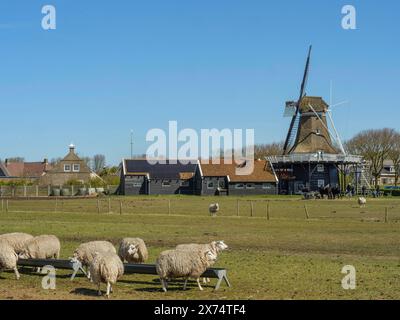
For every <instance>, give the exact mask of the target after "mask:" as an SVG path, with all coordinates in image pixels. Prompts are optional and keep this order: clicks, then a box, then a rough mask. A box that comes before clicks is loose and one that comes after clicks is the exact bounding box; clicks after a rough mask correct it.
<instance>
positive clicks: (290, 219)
mask: <svg viewBox="0 0 400 320" xmlns="http://www.w3.org/2000/svg"><path fill="white" fill-rule="evenodd" d="M238 199H239V200H240V201H239V216H238V210H237V205H238V201H237V200H238ZM250 200H252V201H253V214H252V215H253V216H251V201H250ZM265 200H268V201H265ZM120 201H122V202H121V203H120ZM212 202H219V204H220V206H221V212H220V215H219V216H218V217H214V218H212V217H210V216H209V215H208V210H207V208H208V204H210V203H212ZM267 204H268V206H269V220H267ZM305 204H306V206H307V211H308V213H309V219H306V214H305V208H304V205H305ZM2 208H3V210H2V211H0V233H7V232H15V231H21V232H28V233H32V234H34V235H38V234H55V235H57V236H58V237H59V238H60V240H61V243H62V252H61V256H62V257H63V258H68V257H69V256H71V255H72V252H73V250H74V248H75V247H76V246H77V245H78V244H79V243H81V242H84V241H88V240H95V239H105V240H110V241H112V242H113V243H114V244H117V242H118V240H119V239H121V238H122V237H126V236H137V237H141V238H143V239H144V240H145V241H146V243H147V244H148V247H149V253H150V258H149V263H153V262H154V261H155V259H156V257H157V255H158V254H159V252H161V251H162V250H165V249H167V248H172V247H174V246H175V245H176V244H179V243H187V242H210V241H212V240H225V242H226V243H227V244H228V245H229V246H230V250H228V251H226V252H224V253H222V254H221V255H220V257H219V260H218V262H217V264H216V265H215V266H216V267H224V268H227V269H228V276H229V280H230V282H231V284H232V287H231V288H228V287H226V286H225V285H224V284H222V285H221V288H220V290H219V291H216V292H214V291H213V285H214V283H215V281H216V280H215V279H212V280H211V281H212V282H211V285H209V286H208V285H207V286H206V287H205V290H204V291H203V292H200V291H199V290H198V289H197V287H196V286H195V284H194V283H193V282H192V283H191V285H190V286H189V287H188V288H189V289H188V290H187V291H182V290H181V285H182V282H180V281H177V282H175V283H173V284H172V285H171V287H170V291H169V292H167V293H163V292H161V287H160V283H159V281H158V279H157V277H156V276H146V275H125V276H124V277H123V278H122V280H121V281H120V282H118V284H117V285H116V286H115V288H114V294H113V295H112V299H400V223H399V222H400V199H399V200H397V199H396V198H388V199H368V204H367V206H366V207H365V208H359V207H358V206H357V203H356V200H355V199H352V200H349V199H343V200H315V201H303V200H300V199H298V198H296V197H285V198H281V197H268V198H265V197H254V198H248V197H241V198H234V197H225V198H224V197H221V198H212V197H206V198H203V197H195V196H193V197H191V196H187V197H184V196H171V197H127V198H121V197H112V198H111V199H110V202H109V200H108V199H107V198H102V199H101V200H100V201H99V202H97V200H96V199H89V200H65V201H61V200H58V201H57V203H56V201H55V200H51V201H50V200H47V201H45V200H29V201H28V200H26V201H16V200H10V201H9V203H8V211H7V212H6V208H5V204H4V203H3V207H2ZM120 208H122V214H120ZM385 210H387V212H388V216H387V217H388V222H385ZM344 265H353V266H354V267H355V268H356V271H357V288H356V289H355V290H344V289H343V288H342V286H341V280H342V278H343V277H344V274H342V273H341V269H342V267H343V266H344ZM69 274H70V272H68V271H58V273H57V289H56V290H43V289H42V287H41V280H42V275H38V274H36V273H34V272H31V271H30V270H28V269H27V270H25V271H22V274H21V279H20V280H19V281H16V280H14V274H13V273H12V272H8V271H7V272H2V273H1V274H0V284H1V285H0V299H104V298H103V297H102V298H99V297H97V295H96V291H95V286H94V285H93V284H92V283H90V282H89V281H88V280H86V279H85V278H84V277H81V276H80V277H78V278H76V279H75V280H74V281H73V282H71V281H70V280H69ZM103 289H104V287H103Z"/></svg>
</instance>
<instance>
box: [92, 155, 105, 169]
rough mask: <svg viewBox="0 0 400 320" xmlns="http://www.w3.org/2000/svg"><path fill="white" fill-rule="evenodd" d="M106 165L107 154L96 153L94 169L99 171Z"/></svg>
mask: <svg viewBox="0 0 400 320" xmlns="http://www.w3.org/2000/svg"><path fill="white" fill-rule="evenodd" d="M105 166H106V156H105V155H104V154H96V155H94V156H93V170H94V171H95V172H97V173H99V172H100V171H101V170H103V168H104V167H105Z"/></svg>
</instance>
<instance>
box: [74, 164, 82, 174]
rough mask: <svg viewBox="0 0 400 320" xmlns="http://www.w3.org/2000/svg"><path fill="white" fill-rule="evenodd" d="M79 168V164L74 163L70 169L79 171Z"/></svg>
mask: <svg viewBox="0 0 400 320" xmlns="http://www.w3.org/2000/svg"><path fill="white" fill-rule="evenodd" d="M80 170H81V166H80V164H74V165H73V167H72V171H74V172H79V171H80Z"/></svg>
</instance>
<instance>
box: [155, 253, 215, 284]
mask: <svg viewBox="0 0 400 320" xmlns="http://www.w3.org/2000/svg"><path fill="white" fill-rule="evenodd" d="M216 259H217V256H216V255H215V254H214V253H212V252H211V251H206V252H204V251H197V250H176V249H175V250H166V251H163V252H161V253H160V255H159V256H158V258H157V261H156V270H157V274H158V275H159V277H160V280H161V284H162V288H163V290H164V292H166V291H167V288H168V282H167V279H170V278H184V279H185V283H184V285H183V290H186V284H187V280H188V278H194V279H196V282H197V285H198V286H199V289H200V290H203V288H202V287H201V285H200V276H201V275H202V274H203V273H204V272H205V271H206V269H207V268H208V267H209V266H210V265H211V264H213V263H214V262H215V260H216Z"/></svg>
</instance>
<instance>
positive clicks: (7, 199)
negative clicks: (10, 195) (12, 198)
mask: <svg viewBox="0 0 400 320" xmlns="http://www.w3.org/2000/svg"><path fill="white" fill-rule="evenodd" d="M6 212H8V199H7V200H6Z"/></svg>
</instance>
